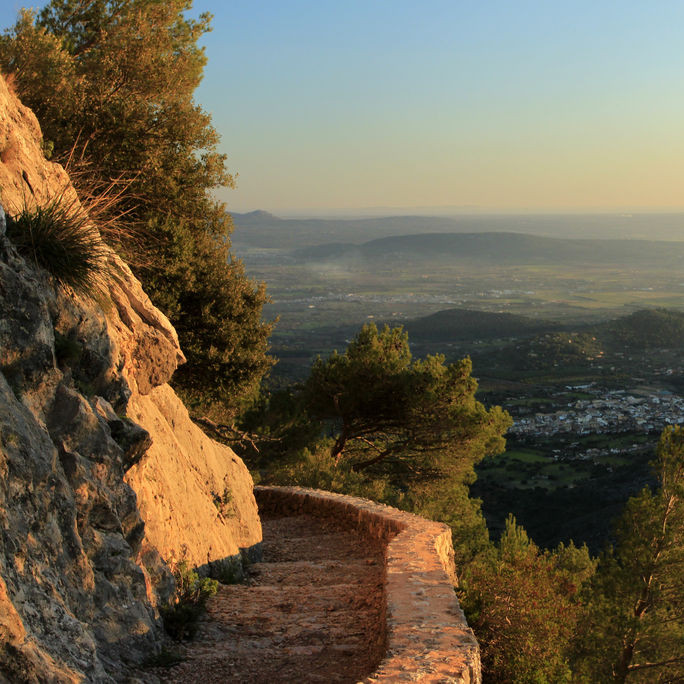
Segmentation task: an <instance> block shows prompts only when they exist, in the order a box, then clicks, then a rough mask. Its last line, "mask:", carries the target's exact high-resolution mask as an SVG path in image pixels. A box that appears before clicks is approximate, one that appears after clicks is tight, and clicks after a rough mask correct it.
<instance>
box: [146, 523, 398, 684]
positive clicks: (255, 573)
mask: <svg viewBox="0 0 684 684" xmlns="http://www.w3.org/2000/svg"><path fill="white" fill-rule="evenodd" d="M262 524H263V529H264V556H263V562H261V563H255V564H254V565H252V566H251V568H250V569H249V578H248V580H247V582H246V583H245V584H240V585H231V586H227V585H223V586H221V587H220V589H219V592H218V594H217V595H216V596H215V597H214V598H213V599H211V600H210V602H209V604H208V610H207V615H206V616H205V618H204V619H203V620H202V622H201V624H200V627H199V630H198V633H197V636H196V637H195V639H194V640H193V641H192V642H190V643H188V644H186V645H185V646H184V647H183V652H184V656H185V658H186V660H185V661H184V662H182V663H180V664H179V665H176V666H175V667H172V668H169V669H167V670H161V669H156V670H155V674H156V675H157V676H159V677H160V679H161V680H162V681H165V682H174V683H175V682H178V683H183V684H185V683H186V682H187V683H193V682H198V683H200V682H201V683H202V684H213V683H215V682H255V683H256V682H268V683H269V684H279V683H280V682H357V681H359V680H360V679H363V678H364V677H365V676H367V675H368V674H370V673H371V672H372V671H373V670H374V669H375V668H376V666H377V665H378V663H379V662H380V660H381V659H382V656H383V654H384V646H385V634H384V623H385V618H384V600H383V556H382V548H381V547H380V545H378V544H376V543H373V542H370V541H368V540H366V539H364V538H362V537H359V536H358V535H357V534H356V533H355V532H352V531H349V530H345V529H344V528H341V527H340V526H339V525H337V524H336V523H335V522H334V521H331V520H321V519H318V518H312V517H308V516H297V517H288V518H274V519H270V520H269V519H266V520H262Z"/></svg>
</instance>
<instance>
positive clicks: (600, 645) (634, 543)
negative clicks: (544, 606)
mask: <svg viewBox="0 0 684 684" xmlns="http://www.w3.org/2000/svg"><path fill="white" fill-rule="evenodd" d="M653 465H654V470H655V472H656V474H657V476H658V479H659V482H660V487H659V489H658V490H657V491H655V492H652V491H651V490H650V489H649V488H648V487H647V488H645V489H644V490H643V491H642V492H641V493H640V494H639V495H638V496H635V497H632V498H631V499H630V500H629V501H628V502H627V505H626V507H625V511H624V513H623V514H622V516H621V518H620V520H619V523H618V526H617V532H616V538H617V540H616V545H615V548H612V549H609V550H608V551H607V552H606V553H605V554H604V556H603V557H602V558H601V561H600V565H599V572H598V573H597V575H596V578H595V581H594V585H593V588H592V592H591V596H590V600H589V605H590V612H589V619H588V621H587V623H586V625H585V629H584V630H583V631H582V633H581V634H580V636H579V638H578V642H577V651H578V656H577V666H576V669H577V673H578V677H579V678H582V679H581V681H586V682H594V681H615V682H626V681H629V682H644V683H647V682H648V683H649V684H650V683H652V682H653V683H655V682H674V681H682V680H683V679H684V429H682V428H681V427H669V428H666V429H665V430H664V431H663V433H662V435H661V437H660V442H659V444H658V450H657V456H656V459H655V461H654V464H653Z"/></svg>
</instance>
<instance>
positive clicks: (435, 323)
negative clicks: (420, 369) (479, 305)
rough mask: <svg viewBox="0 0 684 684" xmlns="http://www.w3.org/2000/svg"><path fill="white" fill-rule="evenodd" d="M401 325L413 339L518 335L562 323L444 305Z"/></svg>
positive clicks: (453, 339)
mask: <svg viewBox="0 0 684 684" xmlns="http://www.w3.org/2000/svg"><path fill="white" fill-rule="evenodd" d="M404 327H405V328H406V330H407V332H408V334H409V339H410V340H411V341H412V342H449V341H455V340H476V339H492V338H500V337H517V336H523V335H535V334H539V333H544V332H549V331H554V330H559V329H561V325H560V324H558V323H555V322H553V321H545V320H541V319H536V318H529V317H527V316H518V315H516V314H509V313H491V312H488V311H474V310H472V309H445V310H444V311H438V312H437V313H434V314H432V315H430V316H425V317H423V318H417V319H414V320H412V321H408V322H407V323H406V324H405V325H404Z"/></svg>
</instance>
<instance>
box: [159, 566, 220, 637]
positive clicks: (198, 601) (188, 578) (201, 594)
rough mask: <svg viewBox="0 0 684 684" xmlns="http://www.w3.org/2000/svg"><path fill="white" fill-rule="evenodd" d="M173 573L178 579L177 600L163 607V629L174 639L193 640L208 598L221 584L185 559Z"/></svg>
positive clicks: (175, 598)
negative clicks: (203, 574)
mask: <svg viewBox="0 0 684 684" xmlns="http://www.w3.org/2000/svg"><path fill="white" fill-rule="evenodd" d="M173 576H174V578H175V580H176V594H175V597H174V601H173V603H172V605H170V606H168V607H166V608H163V609H162V610H161V614H162V618H163V619H164V629H166V632H167V633H168V634H169V636H171V637H173V638H174V639H178V640H181V639H191V638H192V637H193V636H194V635H195V632H196V631H197V622H198V620H199V617H200V615H201V614H202V613H203V612H204V609H205V607H206V604H207V600H208V599H209V597H211V596H213V595H214V594H215V593H216V592H217V590H218V584H219V583H218V582H217V581H216V580H214V579H210V578H209V577H200V576H199V575H198V574H197V572H196V571H195V570H193V569H192V568H191V567H190V565H189V564H188V562H187V561H185V560H183V561H180V562H179V563H177V564H176V566H175V567H174V568H173Z"/></svg>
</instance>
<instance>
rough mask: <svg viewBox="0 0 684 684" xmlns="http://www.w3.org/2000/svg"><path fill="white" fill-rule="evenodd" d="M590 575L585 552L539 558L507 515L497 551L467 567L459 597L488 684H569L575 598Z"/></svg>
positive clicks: (577, 609)
mask: <svg viewBox="0 0 684 684" xmlns="http://www.w3.org/2000/svg"><path fill="white" fill-rule="evenodd" d="M593 570H594V563H593V562H592V560H591V558H590V556H589V552H588V550H587V547H586V546H584V547H582V548H579V549H578V548H577V547H575V546H574V545H573V544H570V545H569V546H563V545H561V546H559V547H558V549H556V550H555V551H553V552H548V551H547V552H542V551H541V550H540V549H539V548H538V547H537V546H536V545H535V544H534V543H533V542H532V541H531V540H530V539H529V538H528V536H527V533H526V532H525V530H524V529H523V528H522V527H520V526H519V525H517V523H516V521H515V518H513V516H509V518H508V520H507V521H506V528H505V530H504V532H503V534H502V535H501V539H500V541H499V544H498V546H497V547H495V548H491V549H490V550H489V551H488V552H485V553H483V554H481V555H480V556H479V557H478V558H477V559H476V560H474V561H473V562H472V563H471V564H470V565H469V567H468V569H467V571H466V573H465V575H464V580H463V583H462V588H461V591H460V596H461V602H462V605H463V607H464V610H465V612H466V615H467V617H468V622H469V623H470V625H471V626H472V627H473V629H474V630H475V634H476V636H477V639H478V641H479V642H480V647H481V649H482V666H483V671H484V672H485V674H486V676H487V678H488V681H492V682H500V683H501V684H508V683H519V684H523V683H528V682H536V683H538V684H560V683H561V682H570V681H571V667H570V661H569V652H570V646H571V643H572V638H573V635H574V631H575V626H576V624H577V622H578V620H579V618H580V616H581V615H582V606H581V603H580V602H579V600H578V594H577V592H578V589H579V587H580V586H581V584H582V583H583V582H585V581H586V580H587V579H588V578H589V577H590V576H591V574H592V573H593Z"/></svg>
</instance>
